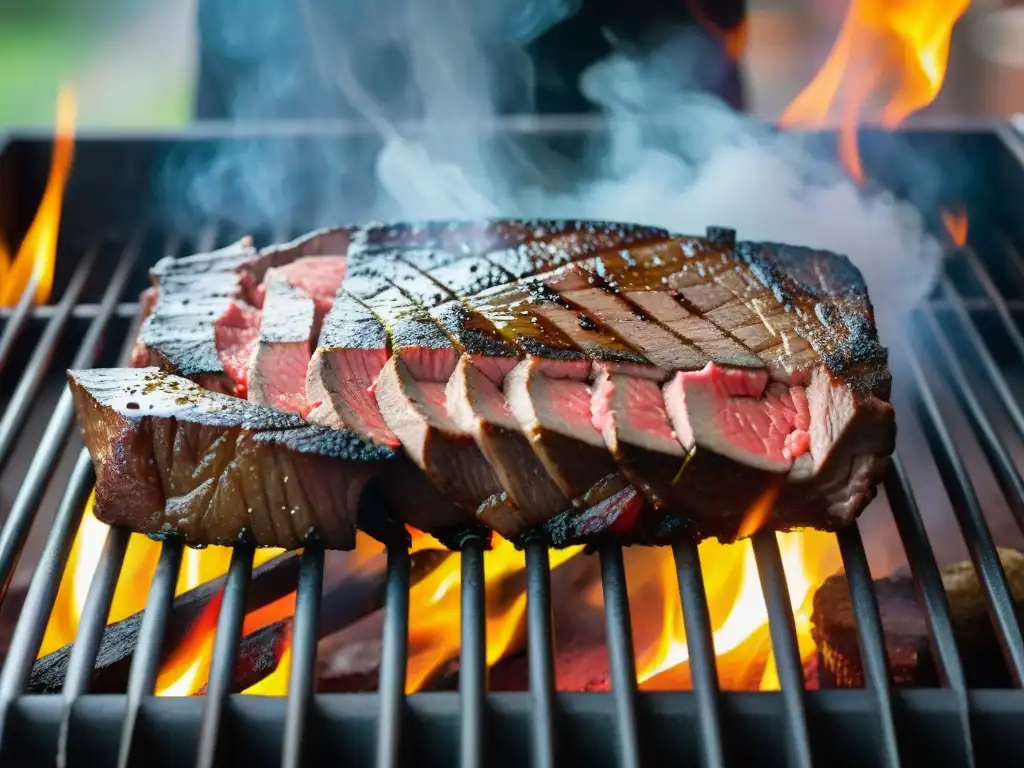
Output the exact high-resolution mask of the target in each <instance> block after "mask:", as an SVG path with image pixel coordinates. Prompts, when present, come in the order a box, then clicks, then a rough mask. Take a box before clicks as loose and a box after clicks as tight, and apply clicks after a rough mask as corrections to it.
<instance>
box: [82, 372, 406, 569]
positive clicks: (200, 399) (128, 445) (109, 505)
mask: <svg viewBox="0 0 1024 768" xmlns="http://www.w3.org/2000/svg"><path fill="white" fill-rule="evenodd" d="M68 380H69V382H70V385H71V392H72V394H73V396H74V403H75V409H76V412H77V414H78V419H79V423H80V424H81V427H82V433H83V436H84V438H85V443H86V446H87V447H88V448H89V452H90V455H91V456H92V459H93V465H94V467H95V469H96V516H97V517H98V518H99V519H100V520H102V521H103V522H106V523H109V524H111V525H122V526H125V527H127V528H129V529H131V530H133V531H137V532H140V533H145V534H147V535H150V536H152V537H154V538H166V537H181V538H183V539H184V540H185V541H186V542H188V543H190V544H219V545H231V544H234V543H236V542H238V541H241V540H245V539H250V540H252V541H255V543H256V544H258V545H260V546H268V547H285V548H289V549H294V548H296V547H299V546H302V544H304V543H306V542H308V541H311V540H313V539H316V540H319V541H321V542H323V544H324V545H325V546H327V547H330V548H334V549H350V548H351V547H352V546H353V544H354V537H355V528H356V512H357V509H358V505H359V500H360V497H361V496H362V492H363V488H364V487H365V485H366V483H367V482H368V481H369V480H370V479H371V478H372V477H373V475H374V474H376V473H378V472H379V469H380V464H381V462H382V461H383V460H385V459H388V458H390V457H391V456H392V455H393V452H392V451H391V450H390V449H388V448H385V447H382V446H379V445H374V444H371V443H368V442H367V441H365V440H363V439H361V438H360V437H358V436H357V435H355V434H354V433H352V432H350V431H347V430H328V429H322V428H319V427H313V426H309V425H308V424H306V423H305V422H304V421H303V420H302V418H300V417H299V416H297V415H295V414H290V413H282V412H280V411H277V410H273V409H270V408H261V407H259V406H256V405H252V404H250V403H247V402H245V401H244V400H240V399H238V398H234V397H229V396H227V395H220V394H216V393H213V392H208V391H206V390H204V389H202V388H201V387H199V386H198V385H197V384H194V383H192V382H190V381H188V380H187V379H183V378H180V377H177V376H172V375H169V374H166V373H163V372H161V371H159V370H157V369H156V368H111V369H100V370H84V371H70V372H69V373H68Z"/></svg>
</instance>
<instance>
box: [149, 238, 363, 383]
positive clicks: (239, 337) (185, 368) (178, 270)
mask: <svg viewBox="0 0 1024 768" xmlns="http://www.w3.org/2000/svg"><path fill="white" fill-rule="evenodd" d="M352 232H353V230H352V229H351V228H347V227H338V228H334V229H323V230H317V231H315V232H311V233H310V234H308V235H304V236H303V237H300V238H298V239H297V240H294V241H292V242H290V243H286V244H283V245H277V246H272V247H269V248H265V249H263V250H262V251H257V250H256V249H255V247H254V246H253V242H252V239H251V238H248V237H246V238H243V239H242V240H239V241H238V242H236V243H233V244H232V245H229V246H227V247H225V248H222V249H220V250H216V251H213V252H212V253H205V254H196V255H193V256H186V257H183V258H174V257H167V258H164V259H161V260H160V261H159V262H157V264H156V265H155V266H154V267H153V269H152V270H151V271H150V279H151V280H152V283H153V286H152V288H151V289H148V290H147V292H145V297H144V298H143V300H142V301H143V304H144V307H147V308H148V311H146V312H145V321H144V323H143V325H142V328H141V330H140V333H139V338H138V340H137V343H136V346H135V349H134V350H133V354H132V364H133V365H136V366H140V367H142V366H147V365H155V366H158V367H160V368H162V369H163V370H166V371H168V372H170V373H175V374H178V375H180V376H185V377H186V378H190V379H194V380H196V381H198V382H200V383H201V384H202V385H203V386H204V387H205V388H207V389H210V390H212V391H218V392H226V393H229V394H234V395H236V396H238V397H246V394H247V387H248V381H247V379H248V373H249V362H250V359H251V357H252V354H253V352H254V350H255V348H256V342H257V340H258V338H259V327H260V312H259V310H260V308H261V306H262V304H263V298H264V293H265V290H264V288H263V287H262V286H261V285H260V282H261V281H262V279H263V276H264V274H265V272H266V270H267V269H268V268H270V267H286V265H287V268H286V272H285V274H286V275H290V276H295V279H296V280H298V281H299V282H298V283H296V284H298V285H300V287H302V283H303V281H304V280H305V278H304V277H303V275H308V272H309V270H308V269H306V268H305V266H301V265H300V266H299V267H291V266H290V265H291V263H292V262H294V261H296V260H299V261H302V260H303V259H304V258H305V257H311V258H312V257H318V256H321V255H323V254H339V255H342V256H343V255H344V254H345V253H346V250H347V248H348V243H349V240H350V239H351V234H352ZM336 259H337V257H336V258H335V259H333V260H332V265H331V267H330V269H329V270H320V271H321V272H324V273H328V276H327V278H326V280H325V278H323V277H321V278H320V280H319V285H320V286H321V288H318V289H317V291H314V294H313V295H314V296H315V297H319V296H320V294H321V290H329V289H330V287H329V284H330V280H332V279H334V276H335V275H336V274H337V272H338V270H339V266H338V264H337V260H336ZM340 269H342V270H343V269H344V266H343V264H342V265H341V267H340ZM338 280H339V281H340V277H338ZM325 282H326V283H327V284H328V285H327V287H323V284H324V283H325ZM308 289H309V286H306V290H307V291H308ZM335 289H336V286H335ZM330 295H333V290H331V294H330Z"/></svg>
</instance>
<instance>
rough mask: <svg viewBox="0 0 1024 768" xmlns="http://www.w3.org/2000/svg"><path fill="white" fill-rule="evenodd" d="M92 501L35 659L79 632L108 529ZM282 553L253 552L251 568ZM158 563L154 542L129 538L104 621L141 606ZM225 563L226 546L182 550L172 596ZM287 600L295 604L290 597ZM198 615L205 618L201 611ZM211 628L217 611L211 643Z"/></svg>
mask: <svg viewBox="0 0 1024 768" xmlns="http://www.w3.org/2000/svg"><path fill="white" fill-rule="evenodd" d="M94 501H95V497H94V496H93V495H90V497H89V500H88V502H87V503H86V506H85V510H84V512H83V515H82V522H81V523H80V524H79V527H78V532H77V533H76V534H75V540H74V542H73V543H72V545H71V552H70V554H69V555H68V565H67V568H66V570H65V571H64V575H63V577H62V579H61V583H60V586H59V588H58V590H57V598H56V600H55V601H54V605H53V610H52V611H51V612H50V618H49V621H48V623H47V625H46V632H45V634H44V635H43V642H42V645H41V646H40V648H39V655H40V656H45V655H46V654H48V653H51V652H53V651H55V650H57V649H58V648H60V647H62V646H64V645H67V644H68V643H71V642H73V641H74V639H75V635H76V633H77V632H78V623H79V620H80V618H81V615H82V609H83V607H84V606H85V598H86V595H87V593H88V591H89V585H90V584H91V583H92V577H93V574H94V573H95V571H96V567H97V565H98V564H99V558H100V552H101V551H102V550H103V544H104V542H105V541H106V538H107V533H108V531H109V530H110V529H109V527H108V526H107V525H106V524H105V523H101V522H100V521H99V520H97V519H96V516H95V514H94V513H93V504H94ZM283 552H284V550H282V549H259V550H257V551H256V555H255V558H254V564H255V565H257V566H258V565H262V564H263V563H265V562H267V561H268V560H270V559H272V558H274V557H277V556H278V555H280V554H282V553H283ZM159 558H160V543H159V542H156V541H153V540H151V539H148V538H146V537H145V536H143V535H141V534H133V535H132V536H131V538H130V539H129V541H128V548H127V550H126V552H125V558H124V565H123V566H122V568H121V576H120V578H119V579H118V582H117V586H116V588H115V589H114V597H113V600H112V601H111V606H110V614H109V616H108V618H107V621H108V622H109V623H114V622H116V621H121V620H122V619H124V618H127V617H128V616H130V615H132V614H133V613H138V612H139V611H141V610H143V609H144V608H145V607H146V599H147V597H148V594H149V583H150V581H152V579H153V574H154V573H155V572H156V565H157V561H158V560H159ZM230 562H231V548H230V547H209V548H207V549H201V550H200V549H186V550H185V552H184V553H183V555H182V564H181V571H180V573H179V574H178V582H177V584H176V586H175V595H180V594H181V593H183V592H187V591H188V590H190V589H194V588H195V587H197V586H199V585H200V584H203V583H205V582H207V581H212V580H213V579H216V578H219V577H220V576H223V575H224V574H225V573H227V570H228V565H229V564H230ZM288 600H289V597H284V598H282V599H281V600H279V601H277V602H275V603H272V604H271V605H268V606H266V607H264V608H263V609H261V610H260V611H256V612H254V613H253V614H252V615H251V616H248V617H246V620H247V622H249V626H254V629H252V630H250V631H255V629H258V628H259V627H260V626H265V624H267V623H270V622H272V621H276V620H277V619H278V618H281V617H282V616H287V615H290V612H291V608H289V607H288V604H287V601H288ZM291 600H292V601H293V604H294V597H293V596H292V597H291ZM285 611H287V612H285ZM275 612H276V613H275ZM203 615H204V616H205V615H206V614H205V612H204V614H203ZM260 622H263V623H260ZM197 625H198V622H197ZM215 627H216V612H214V618H213V624H212V625H211V629H210V630H209V634H210V635H211V639H212V635H213V628H215ZM207 650H208V653H207V654H206V655H207V658H206V662H205V663H206V664H207V665H208V664H209V658H208V656H209V653H212V650H213V645H212V641H211V643H210V645H209V649H207ZM169 663H170V662H169V661H168V662H165V665H164V669H167V664H169ZM201 668H202V663H200V664H199V665H198V667H197V671H196V675H198V676H199V679H198V684H197V685H195V686H194V688H193V689H192V691H194V690H198V689H199V688H200V687H201V686H202V684H203V683H204V682H205V675H200V674H199V672H201ZM186 673H188V675H187V676H188V677H189V679H191V675H192V673H191V672H188V668H185V669H182V670H179V674H178V677H186ZM161 674H164V670H161ZM167 674H170V673H167ZM165 682H167V687H169V688H173V690H179V689H181V688H188V686H186V685H184V684H180V683H175V682H174V678H173V677H171V678H167V679H165Z"/></svg>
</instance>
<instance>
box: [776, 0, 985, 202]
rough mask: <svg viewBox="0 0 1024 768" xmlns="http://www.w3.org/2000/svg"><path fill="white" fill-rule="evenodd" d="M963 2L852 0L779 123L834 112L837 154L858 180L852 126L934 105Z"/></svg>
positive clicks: (814, 119)
mask: <svg viewBox="0 0 1024 768" xmlns="http://www.w3.org/2000/svg"><path fill="white" fill-rule="evenodd" d="M969 5H970V0H938V1H936V0H853V1H852V2H851V3H850V6H849V10H848V11H847V14H846V18H845V20H844V21H843V26H842V29H841V30H840V32H839V36H838V37H837V38H836V42H835V44H834V45H833V47H832V50H831V51H830V52H829V55H828V58H827V59H826V60H825V63H824V65H822V67H821V69H820V70H819V71H818V73H817V74H816V75H815V77H814V78H813V79H812V80H811V82H810V83H809V84H808V85H807V86H806V87H805V88H804V89H803V90H802V91H801V92H800V93H799V94H798V95H797V97H796V98H795V99H793V101H792V102H791V103H790V105H789V106H788V107H787V108H786V110H785V111H784V112H783V114H782V117H781V120H780V122H781V124H782V125H788V126H807V127H814V126H822V125H825V123H826V121H827V120H828V119H829V117H830V115H831V114H832V113H833V112H834V111H836V110H838V112H839V115H838V117H839V120H840V157H841V159H842V161H843V164H844V165H845V166H846V168H847V170H848V171H849V172H850V174H851V175H852V176H853V177H854V178H855V179H856V180H857V181H858V182H863V180H864V172H863V168H862V167H861V161H860V153H859V150H858V147H857V125H858V123H861V122H867V121H869V120H870V121H874V120H877V121H878V122H880V124H881V125H882V127H883V128H886V129H892V128H895V127H896V126H898V125H899V124H900V123H902V122H903V121H904V120H905V119H906V118H907V117H908V116H910V115H911V114H913V113H914V112H916V111H917V110H919V109H921V108H922V107H925V106H927V105H928V104H931V103H932V101H934V100H935V97H936V96H937V95H938V93H939V90H940V89H941V88H942V83H943V80H945V77H946V65H947V63H948V61H949V41H950V37H951V35H952V31H953V27H954V26H955V25H956V23H957V21H958V20H959V19H960V17H961V16H962V15H963V14H964V12H965V11H966V10H967V8H968V6H969ZM869 99H877V100H880V101H881V105H880V106H878V105H877V104H869V103H868V101H869ZM869 112H873V113H874V114H869Z"/></svg>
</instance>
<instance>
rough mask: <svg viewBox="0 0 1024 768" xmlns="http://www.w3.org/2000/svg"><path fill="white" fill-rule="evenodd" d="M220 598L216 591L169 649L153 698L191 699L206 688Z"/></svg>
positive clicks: (222, 595) (222, 593) (219, 593)
mask: <svg viewBox="0 0 1024 768" xmlns="http://www.w3.org/2000/svg"><path fill="white" fill-rule="evenodd" d="M223 597H224V590H219V591H218V592H217V594H216V595H214V597H213V599H212V600H210V603H209V605H207V606H206V608H204V609H203V612H202V613H201V614H199V617H198V618H197V619H196V620H195V622H194V623H193V624H192V626H191V627H189V629H188V632H186V633H185V637H184V638H182V640H181V642H180V643H178V645H177V646H175V647H174V648H172V649H171V652H170V655H169V656H168V657H167V659H166V660H165V661H164V663H163V664H162V665H161V667H160V673H159V675H158V676H157V679H156V695H157V696H191V695H192V694H194V693H195V692H196V691H198V690H199V689H200V688H202V687H203V685H205V684H206V680H207V678H209V676H210V661H211V660H212V659H213V641H214V639H215V637H216V630H217V618H218V616H219V614H220V604H221V601H222V599H223Z"/></svg>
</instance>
